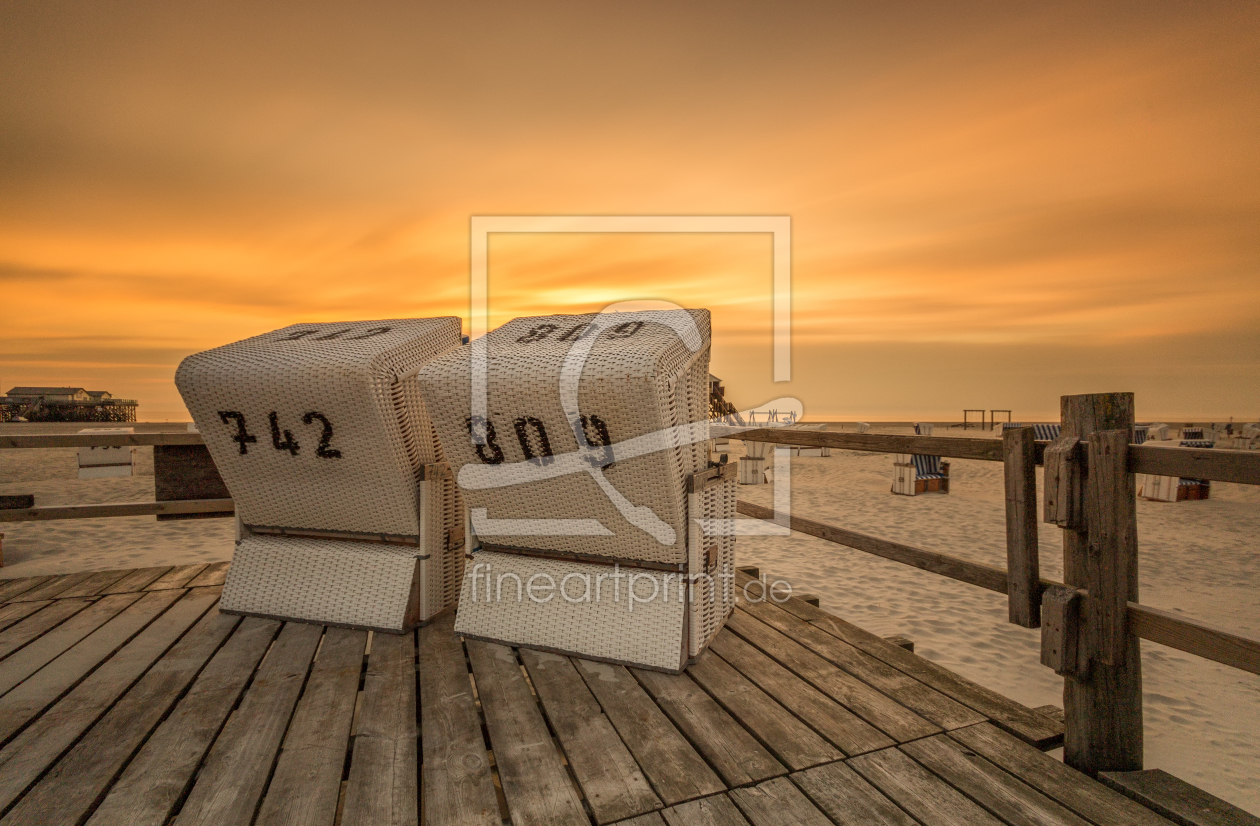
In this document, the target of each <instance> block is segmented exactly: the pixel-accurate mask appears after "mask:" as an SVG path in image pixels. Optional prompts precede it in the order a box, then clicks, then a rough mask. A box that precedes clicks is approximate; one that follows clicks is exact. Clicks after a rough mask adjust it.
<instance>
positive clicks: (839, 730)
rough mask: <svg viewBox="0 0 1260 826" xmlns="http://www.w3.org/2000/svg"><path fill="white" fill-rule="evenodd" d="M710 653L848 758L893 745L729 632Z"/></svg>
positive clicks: (722, 634) (715, 642) (720, 634)
mask: <svg viewBox="0 0 1260 826" xmlns="http://www.w3.org/2000/svg"><path fill="white" fill-rule="evenodd" d="M709 650H710V651H711V652H713V653H714V654H716V655H718V656H719V657H721V658H722V659H724V660H726V661H727V662H728V663H730V664H731V665H732V666H734V667H735V668H736V669H737V670H738V671H739V672H740V673H741V674H743V675H744V676H745V677H747V678H748V679H750V680H752V681H753V682H754V683H756V684H757V685H758V686H760V687H761V689H762V690H763V691H765V692H766V693H767V694H769V695H770V696H771V697H774V698H775V699H776V700H778V701H779V702H780V703H782V704H783V706H784V707H785V708H788V709H790V710H791V711H792V712H793V713H794V714H796V716H798V717H800V718H801V719H802V720H804V721H805V722H806V723H808V724H809V725H810V726H811V727H812V728H813V729H814V731H816V732H818V733H819V734H821V735H822V736H823V737H826V738H827V739H828V740H830V741H831V742H832V743H834V744H835V745H836V746H837V747H838V748H839V749H840V750H841V751H842V752H844V753H845V755H847V756H850V757H851V756H853V755H855V754H862V753H864V752H868V751H878V750H879V749H884V748H888V747H889V746H892V745H894V743H893V741H892V739H891V738H889V737H888V736H887V735H885V734H884V733H883V732H881V731H879V729H877V728H875V727H874V726H872V725H870V724H869V723H867V722H865V721H864V720H863V719H862V718H861V717H858V716H857V715H856V714H854V713H853V712H851V711H849V710H848V709H847V708H845V707H844V706H842V705H840V704H839V703H837V702H836V701H835V700H833V699H831V698H830V697H828V696H827V695H826V694H823V693H822V692H821V691H819V690H818V689H816V688H814V687H813V686H812V685H810V684H809V683H807V682H805V681H804V680H802V679H801V678H800V677H798V676H796V675H795V674H793V673H792V672H791V671H789V670H788V669H786V668H784V667H783V666H781V665H779V664H778V663H777V662H775V661H774V660H773V659H771V658H770V657H769V656H767V655H766V654H764V653H762V652H761V651H759V650H757V649H756V648H755V647H754V646H752V645H750V644H749V643H747V642H745V641H744V640H742V639H740V638H739V637H738V636H736V635H735V634H734V633H732V632H731V631H729V630H727V629H725V628H724V629H722V630H721V631H719V632H718V634H717V636H716V637H714V639H713V642H711V643H710V644H709Z"/></svg>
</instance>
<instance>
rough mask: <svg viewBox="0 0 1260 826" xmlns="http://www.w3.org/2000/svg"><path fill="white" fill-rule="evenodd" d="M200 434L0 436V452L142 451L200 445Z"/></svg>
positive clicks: (201, 442)
mask: <svg viewBox="0 0 1260 826" xmlns="http://www.w3.org/2000/svg"><path fill="white" fill-rule="evenodd" d="M200 444H204V442H203V441H202V439H201V434H200V433H184V432H182V431H181V432H178V433H49V434H40V435H33V436H14V435H9V434H4V435H0V450H6V449H8V450H21V449H26V448H32V447H143V446H145V445H200Z"/></svg>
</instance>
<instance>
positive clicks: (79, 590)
mask: <svg viewBox="0 0 1260 826" xmlns="http://www.w3.org/2000/svg"><path fill="white" fill-rule="evenodd" d="M129 573H131V572H130V571H128V570H125V569H120V570H117V571H97V572H96V573H94V574H92V575H91V576H90V577H88V578H87V579H85V580H83V581H82V582H79V583H78V584H76V585H72V586H70V587H69V588H67V589H65V590H64V591H62V592H61V593H59V594H57V599H68V598H70V597H94V596H96V595H97V594H98V593H99V592H100V591H101V590H102V589H103V588H106V587H108V586H110V585H113V584H114V583H115V582H117V581H118V580H120V579H122V578H123V577H125V576H126V575H127V574H129Z"/></svg>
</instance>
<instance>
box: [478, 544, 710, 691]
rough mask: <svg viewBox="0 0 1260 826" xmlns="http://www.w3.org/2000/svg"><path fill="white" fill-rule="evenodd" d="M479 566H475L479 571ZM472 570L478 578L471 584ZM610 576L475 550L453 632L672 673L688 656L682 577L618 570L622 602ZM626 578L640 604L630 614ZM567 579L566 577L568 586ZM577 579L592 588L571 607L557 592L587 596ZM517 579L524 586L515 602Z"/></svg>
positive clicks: (596, 569) (576, 565) (579, 566)
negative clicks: (598, 580)
mask: <svg viewBox="0 0 1260 826" xmlns="http://www.w3.org/2000/svg"><path fill="white" fill-rule="evenodd" d="M477 565H481V568H479V569H477V567H476V566H477ZM474 570H475V573H476V574H478V576H477V577H476V579H475V580H474V578H473V573H474ZM613 572H614V571H613V568H612V567H611V566H608V565H598V564H588V563H583V562H567V561H560V560H553V559H538V558H535V557H528V556H521V555H520V554H501V553H491V552H488V551H481V552H479V553H477V554H474V558H473V561H472V562H471V563H470V564H469V565H468V567H467V569H466V574H465V576H464V588H463V591H462V593H461V594H460V598H459V614H458V615H457V616H456V619H455V632H456V633H458V634H466V635H468V636H472V637H479V638H482V639H490V640H496V641H501V642H506V643H508V644H510V645H525V646H530V647H533V648H549V649H551V650H554V651H563V652H565V653H569V654H578V655H581V656H583V657H591V658H595V659H601V660H613V661H615V662H622V663H630V664H634V665H643V666H647V667H649V668H657V669H663V670H667V671H678V670H679V669H680V668H681V667H682V665H683V660H684V659H685V656H686V654H685V652H684V648H685V647H686V641H685V640H684V639H683V634H684V631H685V623H684V618H685V615H686V604H685V602H684V603H682V604H680V603H679V602H678V595H679V587H678V583H679V579H680V575H679V574H666V573H663V572H661V571H648V570H644V569H642V568H636V569H632V568H623V569H621V573H622V574H623V577H622V579H621V580H620V591H619V596H620V599H616V598H615V596H616V595H614V587H615V581H614V580H613V579H611V575H612V574H613ZM487 575H488V576H489V580H487V578H486V577H487ZM599 576H603V577H605V579H604V580H603V581H602V582H601V583H600V584H599V587H600V591H601V592H600V599H599V600H598V601H596V600H595V599H594V596H595V594H594V590H595V578H596V577H599ZM632 576H633V577H635V580H634V590H635V594H636V595H637V598H638V599H639V600H642V601H636V602H635V603H634V605H633V608H631V605H630V598H629V594H630V578H631V577H632ZM534 577H536V578H534ZM565 577H571V578H570V579H569V580H567V582H566V580H565ZM583 577H589V578H590V581H591V583H592V584H591V594H590V596H591V601H590V602H578V601H570V600H568V599H565V598H564V597H563V596H562V595H561V594H560V593H559V589H560V588H561V587H562V586H563V587H564V588H565V591H566V593H567V594H569V595H570V597H571V598H573V599H574V600H576V599H579V598H580V597H581V595H582V594H584V593H585V581H584V579H583ZM665 577H670V578H671V579H670V580H669V590H668V592H667V593H668V595H669V597H670V598H669V600H665V599H663V598H662V597H661V594H662V593H665V591H664V589H665V587H666V583H665ZM531 578H534V579H533V580H532V581H533V583H534V585H535V588H536V590H535V591H534V593H535V595H536V597H537V599H530V596H529V593H530V592H529V591H528V590H527V588H528V585H529V583H530V582H531ZM487 581H488V582H489V583H490V585H489V587H490V598H489V599H488V600H487V598H486V588H487ZM518 581H519V582H520V583H522V587H521V589H520V591H519V593H520V594H521V598H520V600H519V601H518V600H517V593H518V589H517V584H516V583H517V582H518ZM548 582H551V583H553V584H554V588H553V589H551V590H550V591H549V593H550V595H551V596H550V599H548V598H547V593H546V592H545V591H546V585H547V583H548ZM474 583H475V584H476V586H477V591H478V592H477V594H476V596H474V594H473V587H474ZM500 585H501V586H502V589H501V590H500ZM654 593H655V594H656V595H657V596H656V598H655V599H653V598H652V596H653V594H654ZM540 600H547V601H545V602H543V601H540Z"/></svg>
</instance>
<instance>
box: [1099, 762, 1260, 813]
mask: <svg viewBox="0 0 1260 826" xmlns="http://www.w3.org/2000/svg"><path fill="white" fill-rule="evenodd" d="M1098 778H1099V779H1100V780H1101V781H1102V782H1104V783H1106V784H1107V785H1108V786H1110V787H1111V788H1113V789H1115V790H1116V791H1118V792H1120V793H1121V794H1124V795H1127V796H1128V797H1131V798H1133V799H1134V800H1136V801H1137V802H1139V803H1141V804H1142V805H1143V806H1146V807H1147V808H1150V809H1154V810H1155V811H1157V812H1159V813H1160V814H1162V815H1164V816H1165V817H1167V818H1168V819H1169V820H1172V821H1173V822H1175V823H1179V824H1181V826H1260V817H1256V816H1255V815H1252V814H1249V813H1248V812H1244V811H1243V810H1242V809H1240V808H1238V807H1237V806H1234V805H1232V804H1230V803H1227V802H1226V801H1224V800H1221V799H1220V798H1219V797H1214V796H1213V795H1210V794H1208V793H1207V792H1205V791H1203V790H1202V789H1200V788H1198V787H1197V786H1192V785H1190V784H1189V783H1187V782H1186V781H1184V780H1182V779H1181V778H1179V777H1174V776H1173V775H1171V774H1169V773H1168V772H1166V771H1164V770H1163V769H1149V770H1147V771H1136V772H1099V773H1098Z"/></svg>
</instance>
